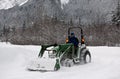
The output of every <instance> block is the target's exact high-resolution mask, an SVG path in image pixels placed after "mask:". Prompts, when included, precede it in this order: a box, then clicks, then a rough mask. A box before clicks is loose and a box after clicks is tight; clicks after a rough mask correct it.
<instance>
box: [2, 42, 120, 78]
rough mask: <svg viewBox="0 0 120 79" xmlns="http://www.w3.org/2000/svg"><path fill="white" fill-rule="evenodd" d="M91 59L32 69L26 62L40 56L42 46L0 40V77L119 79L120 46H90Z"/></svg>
mask: <svg viewBox="0 0 120 79" xmlns="http://www.w3.org/2000/svg"><path fill="white" fill-rule="evenodd" d="M89 49H90V52H91V55H92V62H91V63H90V64H85V65H77V66H73V67H70V68H69V67H62V68H61V69H60V70H59V71H57V72H44V73H43V72H39V71H36V72H31V71H27V70H26V65H27V62H28V61H30V59H31V58H35V57H37V55H38V53H39V50H40V46H20V45H10V44H5V43H0V79H120V47H89Z"/></svg>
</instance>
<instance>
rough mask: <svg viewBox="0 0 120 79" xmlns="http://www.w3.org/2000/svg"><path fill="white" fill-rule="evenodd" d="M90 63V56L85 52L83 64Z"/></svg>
mask: <svg viewBox="0 0 120 79" xmlns="http://www.w3.org/2000/svg"><path fill="white" fill-rule="evenodd" d="M90 62H91V54H90V52H89V51H86V52H85V55H84V63H85V64H86V63H90Z"/></svg>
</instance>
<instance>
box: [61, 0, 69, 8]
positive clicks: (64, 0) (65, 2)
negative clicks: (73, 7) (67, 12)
mask: <svg viewBox="0 0 120 79" xmlns="http://www.w3.org/2000/svg"><path fill="white" fill-rule="evenodd" d="M68 2H69V0H61V8H62V9H63V6H64V5H66V4H68Z"/></svg>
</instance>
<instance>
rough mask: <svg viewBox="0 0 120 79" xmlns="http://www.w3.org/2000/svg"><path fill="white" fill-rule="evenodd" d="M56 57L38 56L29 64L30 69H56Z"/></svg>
mask: <svg viewBox="0 0 120 79" xmlns="http://www.w3.org/2000/svg"><path fill="white" fill-rule="evenodd" d="M55 64H56V59H44V58H37V59H35V60H34V61H31V62H30V63H29V64H28V67H27V68H28V70H33V71H40V70H41V71H54V69H55Z"/></svg>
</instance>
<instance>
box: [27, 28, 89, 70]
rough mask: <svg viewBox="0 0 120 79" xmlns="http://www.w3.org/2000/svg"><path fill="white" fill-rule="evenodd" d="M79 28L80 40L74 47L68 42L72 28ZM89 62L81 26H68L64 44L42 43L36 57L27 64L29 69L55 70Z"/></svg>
mask: <svg viewBox="0 0 120 79" xmlns="http://www.w3.org/2000/svg"><path fill="white" fill-rule="evenodd" d="M75 29H77V30H78V29H79V32H80V33H81V35H80V40H79V45H78V46H77V47H76V46H75V45H74V44H73V43H71V42H69V40H70V37H71V33H72V30H75ZM90 62H91V54H90V51H89V50H88V49H87V48H86V44H85V40H84V36H83V30H82V28H81V27H70V28H69V29H68V36H67V39H66V43H65V44H59V45H57V44H54V45H42V46H41V50H40V53H39V55H38V57H37V58H36V59H34V60H32V61H30V63H29V64H28V66H27V69H28V70H30V71H57V70H59V69H60V68H61V67H62V66H65V67H71V66H73V65H75V64H86V63H90Z"/></svg>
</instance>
